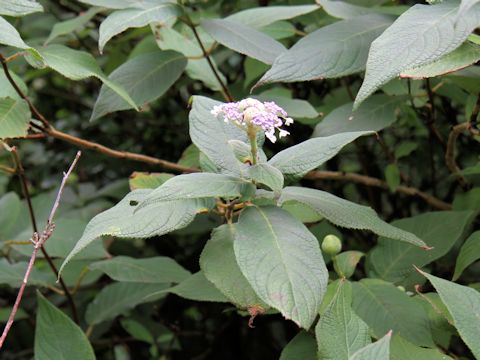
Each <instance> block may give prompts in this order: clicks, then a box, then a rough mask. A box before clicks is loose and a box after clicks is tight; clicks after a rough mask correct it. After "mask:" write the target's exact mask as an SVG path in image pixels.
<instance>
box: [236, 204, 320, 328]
mask: <svg viewBox="0 0 480 360" xmlns="http://www.w3.org/2000/svg"><path fill="white" fill-rule="evenodd" d="M236 227H237V232H236V233H235V236H236V237H235V241H234V249H235V256H236V259H237V263H238V266H239V267H240V269H241V270H242V273H243V275H244V276H245V277H246V278H247V280H248V282H249V283H250V285H251V286H252V288H253V289H254V290H255V292H256V293H257V295H258V296H259V297H260V298H261V299H262V300H263V301H264V302H265V303H266V304H268V305H270V306H272V307H274V308H276V309H278V310H279V311H280V312H281V313H282V314H283V316H285V317H286V318H287V319H291V320H293V321H294V322H295V323H297V324H298V325H299V326H301V327H303V328H305V329H308V328H309V327H310V326H311V325H312V323H313V321H314V319H315V317H316V316H317V312H318V308H319V306H320V303H321V301H322V298H323V295H324V294H325V291H326V288H327V280H328V271H327V269H326V267H325V263H324V261H323V257H322V254H321V252H320V247H319V244H318V241H317V239H316V238H315V236H313V235H312V234H311V233H310V232H309V231H308V229H307V228H306V227H305V226H304V225H303V224H302V223H301V222H300V221H298V220H296V219H295V218H293V217H292V216H291V215H290V214H289V213H288V212H286V211H285V210H282V209H280V208H278V207H250V208H247V209H245V210H244V211H243V212H242V213H241V215H240V219H239V221H238V224H237V226H236Z"/></svg>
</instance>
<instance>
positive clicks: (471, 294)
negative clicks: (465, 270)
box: [421, 271, 480, 359]
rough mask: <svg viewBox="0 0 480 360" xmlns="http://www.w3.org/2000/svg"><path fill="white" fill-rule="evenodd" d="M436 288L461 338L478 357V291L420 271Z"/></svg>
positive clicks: (479, 348) (479, 304)
mask: <svg viewBox="0 0 480 360" xmlns="http://www.w3.org/2000/svg"><path fill="white" fill-rule="evenodd" d="M421 274H423V275H424V276H425V277H426V278H427V279H428V280H430V282H431V283H432V285H433V286H434V287H435V289H436V290H437V292H438V294H439V295H440V298H441V299H442V302H443V303H444V304H445V305H446V306H447V309H448V311H449V312H450V314H451V315H452V317H453V325H454V326H455V327H456V328H457V330H458V332H459V333H460V336H461V338H462V340H463V341H464V342H465V344H467V346H468V347H469V348H470V350H471V351H472V353H473V355H474V356H475V358H477V359H478V358H480V342H479V341H478V339H480V293H479V292H478V291H477V290H475V289H472V288H470V287H467V286H463V285H458V284H455V283H454V282H451V281H447V280H444V279H441V278H439V277H436V276H433V275H430V274H428V273H425V272H423V271H421Z"/></svg>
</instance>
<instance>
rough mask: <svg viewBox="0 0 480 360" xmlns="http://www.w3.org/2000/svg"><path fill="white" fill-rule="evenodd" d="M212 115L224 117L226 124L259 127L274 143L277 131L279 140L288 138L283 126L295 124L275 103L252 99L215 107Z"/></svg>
mask: <svg viewBox="0 0 480 360" xmlns="http://www.w3.org/2000/svg"><path fill="white" fill-rule="evenodd" d="M211 113H212V114H213V115H215V116H219V115H222V116H223V119H224V120H225V122H233V123H235V124H237V125H240V126H242V127H245V128H247V127H248V126H249V125H254V126H257V127H259V128H261V129H262V130H263V131H264V132H265V136H266V137H267V138H268V139H269V140H270V141H271V142H272V143H274V142H275V141H277V137H276V136H275V131H276V130H278V137H279V138H281V137H284V136H287V135H289V134H290V133H289V132H288V131H287V130H284V129H282V128H281V126H283V125H286V126H289V125H290V124H292V123H293V119H292V118H290V117H288V115H287V112H286V111H285V110H283V109H282V108H281V107H280V106H278V105H277V104H275V103H274V102H273V101H266V102H261V101H258V100H256V99H252V98H248V99H244V100H241V101H238V102H229V103H225V104H222V105H217V106H214V107H213V110H212V111H211Z"/></svg>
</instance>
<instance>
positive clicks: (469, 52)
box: [400, 41, 480, 79]
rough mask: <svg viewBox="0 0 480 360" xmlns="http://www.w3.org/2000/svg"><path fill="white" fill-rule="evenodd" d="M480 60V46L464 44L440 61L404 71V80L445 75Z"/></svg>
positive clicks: (402, 75) (402, 74) (469, 43)
mask: <svg viewBox="0 0 480 360" xmlns="http://www.w3.org/2000/svg"><path fill="white" fill-rule="evenodd" d="M479 60H480V46H479V45H476V44H473V43H471V42H468V41H467V42H465V43H463V44H462V45H461V46H460V47H459V48H457V49H455V50H453V51H452V52H451V53H448V54H447V55H444V56H442V57H441V58H440V59H438V60H436V61H434V62H432V63H428V64H426V65H422V66H419V67H416V68H413V69H409V70H405V71H402V73H401V74H400V76H401V77H402V78H414V79H423V78H430V77H434V76H440V75H445V74H448V73H451V72H454V71H458V70H460V69H463V68H465V67H467V66H470V65H472V64H474V63H476V62H477V61H479Z"/></svg>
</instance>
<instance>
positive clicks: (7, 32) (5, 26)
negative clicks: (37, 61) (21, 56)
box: [0, 17, 39, 58]
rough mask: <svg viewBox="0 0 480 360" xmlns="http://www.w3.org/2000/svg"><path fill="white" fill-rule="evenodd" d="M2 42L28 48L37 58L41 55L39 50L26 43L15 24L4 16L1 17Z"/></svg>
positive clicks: (0, 33)
mask: <svg viewBox="0 0 480 360" xmlns="http://www.w3.org/2000/svg"><path fill="white" fill-rule="evenodd" d="M0 44H2V45H6V46H13V47H16V48H19V49H24V50H28V51H29V52H30V53H32V55H33V56H35V57H36V58H38V57H39V55H38V51H37V50H36V49H34V48H32V47H30V46H28V45H27V44H25V42H24V41H23V40H22V38H21V37H20V34H19V33H18V31H17V30H16V29H15V28H14V27H13V25H12V24H10V23H9V22H8V21H7V20H5V19H4V18H2V17H0Z"/></svg>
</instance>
